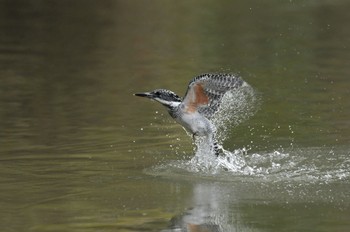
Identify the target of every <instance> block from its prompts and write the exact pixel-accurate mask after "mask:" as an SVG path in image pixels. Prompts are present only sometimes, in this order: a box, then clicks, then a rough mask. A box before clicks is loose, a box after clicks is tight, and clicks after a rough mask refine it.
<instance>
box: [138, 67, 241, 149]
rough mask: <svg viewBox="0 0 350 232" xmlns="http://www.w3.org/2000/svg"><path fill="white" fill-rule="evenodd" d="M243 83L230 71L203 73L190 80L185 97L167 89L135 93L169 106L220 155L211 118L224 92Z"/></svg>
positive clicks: (180, 122)
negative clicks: (209, 142) (204, 137)
mask: <svg viewBox="0 0 350 232" xmlns="http://www.w3.org/2000/svg"><path fill="white" fill-rule="evenodd" d="M244 84H246V83H245V82H244V81H243V80H242V79H241V78H239V77H236V76H233V75H231V74H202V75H200V76H197V77H195V78H194V79H192V80H191V81H190V83H189V85H188V89H187V92H186V94H185V97H184V98H183V99H181V98H180V97H179V96H178V95H176V94H175V93H174V92H172V91H170V90H166V89H156V90H154V91H152V92H145V93H137V94H135V95H136V96H140V97H148V98H150V99H152V100H155V101H158V102H160V103H161V104H162V105H164V106H165V107H166V108H167V109H168V112H169V114H170V115H171V117H173V118H174V119H175V121H176V122H178V123H179V124H180V125H182V126H183V127H184V128H185V129H186V130H187V131H188V132H189V133H191V134H192V135H193V137H195V136H206V137H208V138H210V141H212V142H213V146H212V147H213V149H214V151H215V153H216V154H217V155H218V151H217V145H216V142H215V138H214V135H215V127H214V125H213V124H212V123H211V121H210V119H211V118H212V116H213V115H214V114H215V113H216V112H217V110H218V108H219V106H220V103H221V100H222V97H223V96H224V94H225V93H226V92H227V91H230V90H232V89H236V88H239V87H241V86H243V85H244Z"/></svg>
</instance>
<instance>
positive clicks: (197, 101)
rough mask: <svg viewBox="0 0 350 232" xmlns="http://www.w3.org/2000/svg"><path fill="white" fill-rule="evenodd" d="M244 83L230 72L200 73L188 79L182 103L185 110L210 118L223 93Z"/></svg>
mask: <svg viewBox="0 0 350 232" xmlns="http://www.w3.org/2000/svg"><path fill="white" fill-rule="evenodd" d="M244 83H245V82H244V81H243V80H242V79H241V78H240V77H237V76H233V75H232V74H202V75H200V76H197V77H195V78H193V79H192V80H191V81H190V83H189V85H188V89H187V92H186V94H185V97H184V100H183V103H182V104H183V106H184V107H185V110H187V111H189V112H194V111H198V112H199V113H200V114H203V115H204V116H205V117H207V118H208V119H210V118H211V117H212V116H213V115H214V114H215V112H216V111H217V110H218V108H219V106H220V104H221V100H222V97H223V96H224V95H225V93H226V92H227V91H230V90H232V89H236V88H239V87H241V86H242V85H243V84H244Z"/></svg>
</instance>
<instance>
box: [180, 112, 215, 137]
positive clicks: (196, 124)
mask: <svg viewBox="0 0 350 232" xmlns="http://www.w3.org/2000/svg"><path fill="white" fill-rule="evenodd" d="M175 120H176V121H177V122H178V123H179V124H181V125H182V126H183V127H184V128H185V129H186V130H187V131H189V132H190V133H192V134H196V135H199V136H204V135H208V134H209V133H211V132H212V126H211V123H210V121H209V120H208V119H207V118H205V117H204V116H202V115H201V114H199V113H198V112H194V113H187V112H184V113H182V114H180V115H179V116H178V117H177V118H175Z"/></svg>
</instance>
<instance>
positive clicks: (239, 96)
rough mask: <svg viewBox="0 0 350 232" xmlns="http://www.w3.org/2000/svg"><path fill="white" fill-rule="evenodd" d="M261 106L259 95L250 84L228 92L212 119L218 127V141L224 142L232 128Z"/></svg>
mask: <svg viewBox="0 0 350 232" xmlns="http://www.w3.org/2000/svg"><path fill="white" fill-rule="evenodd" d="M259 106H260V99H259V96H258V95H257V94H256V92H255V90H254V89H253V88H252V87H251V86H250V85H248V84H245V85H244V86H243V87H242V88H239V89H236V90H233V91H230V92H227V93H226V94H225V95H224V97H223V99H222V103H221V105H220V107H219V110H218V112H217V113H216V114H215V115H214V117H213V118H212V119H211V121H212V123H213V124H214V126H215V127H216V138H217V140H218V142H219V143H222V142H223V141H224V140H226V139H227V135H228V133H229V132H230V130H231V129H232V128H233V127H235V126H237V125H238V124H240V123H242V122H244V121H246V120H248V119H249V118H250V117H251V116H253V115H254V114H255V113H256V111H257V110H258V109H259Z"/></svg>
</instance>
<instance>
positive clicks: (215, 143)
mask: <svg viewBox="0 0 350 232" xmlns="http://www.w3.org/2000/svg"><path fill="white" fill-rule="evenodd" d="M212 141H213V143H212V149H213V152H214V154H215V156H216V157H218V156H219V155H220V154H221V153H222V146H221V145H220V144H218V141H217V140H216V139H215V138H214V137H213V138H212Z"/></svg>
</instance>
